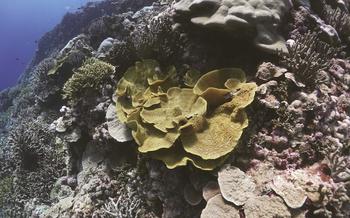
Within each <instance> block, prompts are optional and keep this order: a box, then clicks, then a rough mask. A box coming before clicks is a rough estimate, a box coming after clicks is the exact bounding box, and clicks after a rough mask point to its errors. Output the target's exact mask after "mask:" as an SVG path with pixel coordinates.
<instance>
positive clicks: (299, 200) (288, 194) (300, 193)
mask: <svg viewBox="0 0 350 218" xmlns="http://www.w3.org/2000/svg"><path fill="white" fill-rule="evenodd" d="M271 188H272V190H274V191H275V192H276V194H278V195H279V196H281V197H282V198H283V200H284V202H285V203H286V204H287V205H288V207H290V208H293V209H296V208H300V207H302V206H303V205H304V203H305V201H306V198H307V196H306V193H305V191H304V190H303V189H302V188H301V187H300V186H297V185H295V184H294V183H293V182H291V181H288V180H287V179H286V178H285V177H283V176H277V177H275V178H274V179H273V183H272V185H271Z"/></svg>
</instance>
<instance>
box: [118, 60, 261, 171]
mask: <svg viewBox="0 0 350 218" xmlns="http://www.w3.org/2000/svg"><path fill="white" fill-rule="evenodd" d="M192 71H193V70H191V71H190V72H192ZM176 75H177V74H176V69H175V68H174V67H169V68H168V69H166V70H165V71H163V70H162V69H161V68H160V67H159V65H158V63H157V62H156V61H154V60H143V61H140V62H136V64H135V66H133V67H131V68H129V69H128V70H127V71H126V73H125V74H124V77H123V78H121V80H120V81H119V83H118V85H117V91H116V93H117V96H118V100H117V111H118V113H117V115H118V117H119V119H120V120H121V121H122V122H124V123H126V124H127V126H128V127H130V128H131V129H132V135H133V138H134V139H135V141H136V143H137V144H138V145H139V148H138V150H139V152H141V153H148V154H149V155H150V156H151V157H153V158H155V159H160V160H162V161H163V162H164V163H165V164H166V166H167V167H168V168H170V169H173V168H175V167H178V166H184V165H187V163H188V162H191V163H192V164H193V165H194V166H196V167H197V168H200V169H203V170H212V169H214V168H215V167H217V166H218V165H220V164H221V163H222V162H223V161H224V160H225V158H226V157H227V154H229V153H230V152H232V150H233V149H234V148H235V147H236V145H237V144H238V141H239V139H240V137H241V135H242V133H243V130H244V129H245V128H246V127H247V126H248V117H247V114H246V113H245V112H244V108H245V107H247V106H248V105H249V104H250V103H251V102H252V101H253V99H254V95H255V91H256V88H257V86H256V85H255V83H246V79H245V74H244V72H243V71H242V70H240V69H237V68H224V69H219V70H214V71H211V72H209V73H206V74H204V75H202V76H201V77H200V78H199V79H198V81H197V82H196V83H195V84H194V87H193V88H191V87H181V86H180V84H179V82H178V81H177V78H176ZM191 75H194V74H193V73H188V74H187V79H188V80H190V79H189V77H191ZM193 79H194V78H191V80H192V81H193Z"/></svg>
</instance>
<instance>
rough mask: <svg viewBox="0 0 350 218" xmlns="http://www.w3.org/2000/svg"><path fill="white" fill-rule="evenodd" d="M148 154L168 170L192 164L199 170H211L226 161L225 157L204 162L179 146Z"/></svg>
mask: <svg viewBox="0 0 350 218" xmlns="http://www.w3.org/2000/svg"><path fill="white" fill-rule="evenodd" d="M149 154H150V156H151V157H152V158H154V159H157V160H161V161H163V162H164V164H165V165H166V166H167V168H169V169H174V168H176V167H180V166H186V165H187V164H188V163H192V164H193V165H194V166H195V167H197V168H199V169H202V170H213V169H215V168H216V167H217V166H219V165H221V164H222V163H223V162H224V161H225V159H226V156H224V157H221V158H218V159H214V160H204V159H202V158H200V157H198V156H195V155H192V154H190V153H187V152H186V151H185V150H184V149H183V148H182V146H181V145H175V146H173V147H171V148H170V149H161V150H158V151H156V152H150V153H149Z"/></svg>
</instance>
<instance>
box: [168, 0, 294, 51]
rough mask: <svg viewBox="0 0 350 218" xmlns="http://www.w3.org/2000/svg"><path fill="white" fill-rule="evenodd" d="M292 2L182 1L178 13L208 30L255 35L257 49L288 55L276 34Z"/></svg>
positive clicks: (270, 0) (248, 0)
mask: <svg viewBox="0 0 350 218" xmlns="http://www.w3.org/2000/svg"><path fill="white" fill-rule="evenodd" d="M291 7H292V3H291V1H290V0H181V1H179V2H177V3H176V4H175V5H174V9H175V12H176V13H178V14H183V16H189V17H190V21H191V22H192V23H193V24H195V25H199V26H203V27H206V28H220V29H224V30H228V31H232V32H235V33H236V32H237V33H238V31H242V30H243V31H247V32H249V31H251V29H253V31H256V36H255V40H254V43H255V45H256V46H257V47H258V48H260V49H262V50H265V51H267V52H271V53H276V52H277V50H282V51H283V52H287V47H286V45H285V42H284V39H283V37H282V36H280V34H278V32H277V27H278V25H280V24H281V23H282V18H283V17H284V16H285V15H286V14H287V13H288V11H289V10H290V9H291Z"/></svg>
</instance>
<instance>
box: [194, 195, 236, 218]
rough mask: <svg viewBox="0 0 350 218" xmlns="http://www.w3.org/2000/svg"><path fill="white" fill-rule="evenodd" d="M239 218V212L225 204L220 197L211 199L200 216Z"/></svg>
mask: <svg viewBox="0 0 350 218" xmlns="http://www.w3.org/2000/svg"><path fill="white" fill-rule="evenodd" d="M213 217H220V218H240V215H239V210H238V209H236V208H235V207H233V206H231V205H229V204H227V203H225V201H224V199H223V198H222V196H221V195H216V196H215V197H213V198H211V199H210V200H209V201H208V203H207V206H206V207H205V208H204V210H203V211H202V214H201V218H213Z"/></svg>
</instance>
